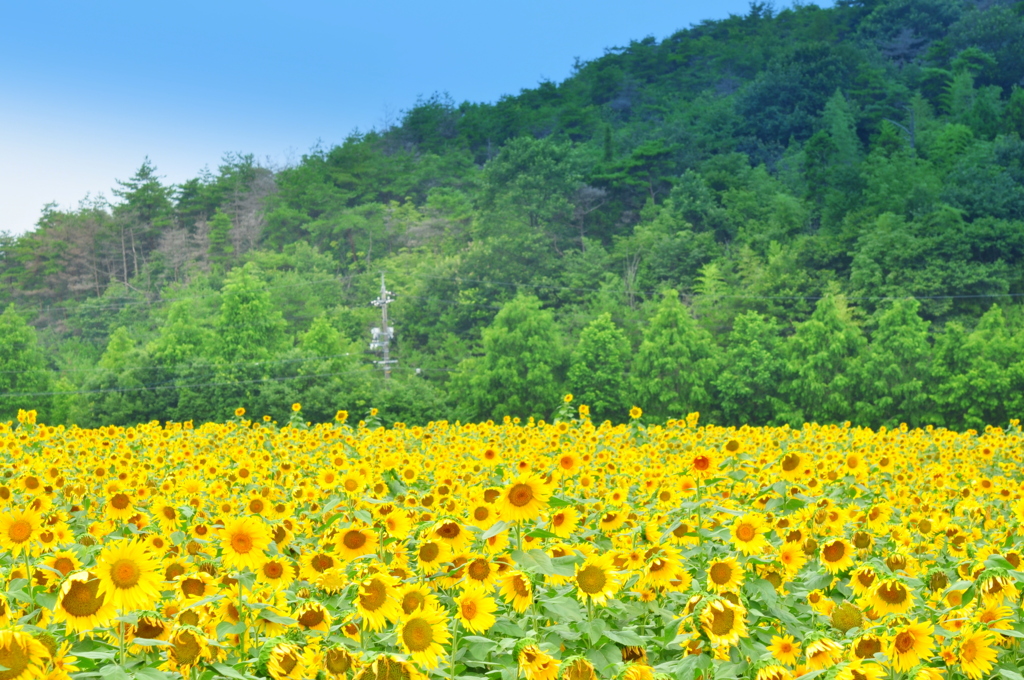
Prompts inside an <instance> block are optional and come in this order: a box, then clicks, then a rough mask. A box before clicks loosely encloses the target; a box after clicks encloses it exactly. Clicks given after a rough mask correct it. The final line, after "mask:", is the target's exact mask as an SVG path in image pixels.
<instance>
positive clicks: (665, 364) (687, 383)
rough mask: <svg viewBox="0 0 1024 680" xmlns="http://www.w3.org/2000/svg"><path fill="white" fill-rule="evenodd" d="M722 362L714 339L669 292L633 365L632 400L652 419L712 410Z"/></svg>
mask: <svg viewBox="0 0 1024 680" xmlns="http://www.w3.org/2000/svg"><path fill="white" fill-rule="evenodd" d="M718 364H719V362H718V357H717V352H716V348H715V346H714V344H713V343H712V342H711V336H710V335H709V334H708V332H707V331H705V330H704V329H702V328H700V327H699V326H698V325H697V323H696V321H694V319H693V316H692V315H691V314H690V311H689V310H688V309H687V308H686V307H684V306H683V303H682V302H680V300H679V293H678V292H677V291H674V290H667V291H665V292H664V293H662V298H661V302H660V303H659V304H658V307H657V311H656V312H655V313H654V317H653V318H652V319H651V321H650V324H649V325H648V326H647V328H646V329H644V337H643V341H642V342H641V343H640V349H639V350H638V351H637V353H636V357H635V359H634V361H633V371H632V383H633V400H634V402H635V403H636V405H637V406H640V407H642V408H643V409H644V411H645V412H646V413H648V414H649V415H650V416H652V417H653V418H660V419H665V418H678V417H682V416H685V415H686V414H687V413H690V412H692V411H701V412H702V413H707V412H708V411H709V409H710V408H711V407H712V404H713V401H712V383H713V380H714V375H715V372H716V370H717V368H718Z"/></svg>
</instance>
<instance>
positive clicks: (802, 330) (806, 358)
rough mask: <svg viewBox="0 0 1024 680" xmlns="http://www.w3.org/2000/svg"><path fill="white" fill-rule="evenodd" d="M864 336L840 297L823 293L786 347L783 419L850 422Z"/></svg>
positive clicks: (855, 396) (855, 399)
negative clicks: (809, 316) (786, 378)
mask: <svg viewBox="0 0 1024 680" xmlns="http://www.w3.org/2000/svg"><path fill="white" fill-rule="evenodd" d="M863 346H864V336H863V335H862V334H861V330H860V327H859V326H857V324H856V323H854V321H853V319H852V315H851V313H850V308H849V307H847V305H846V300H845V298H843V297H842V296H838V295H827V296H825V297H823V298H822V299H821V300H819V301H818V304H817V306H816V307H815V310H814V313H813V314H812V315H811V318H810V319H808V320H807V321H805V322H803V323H801V324H798V325H797V327H796V332H795V333H794V334H793V336H792V337H791V338H790V339H789V341H788V343H787V345H786V373H787V377H788V380H786V381H784V383H783V390H782V396H783V398H784V399H785V400H786V401H787V406H786V410H785V411H784V412H783V418H782V419H783V420H785V421H788V422H789V423H790V424H791V425H800V424H801V423H804V422H812V421H814V422H820V423H830V422H831V423H835V422H844V421H846V420H849V419H850V417H851V414H852V413H853V405H854V403H856V401H857V397H858V395H857V393H856V386H857V365H856V362H857V361H858V360H859V359H860V353H861V350H862V349H863Z"/></svg>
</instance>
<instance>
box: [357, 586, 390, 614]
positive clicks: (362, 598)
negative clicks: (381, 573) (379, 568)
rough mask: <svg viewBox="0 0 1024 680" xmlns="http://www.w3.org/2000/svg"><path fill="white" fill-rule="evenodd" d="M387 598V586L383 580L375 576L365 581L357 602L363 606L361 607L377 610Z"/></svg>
mask: <svg viewBox="0 0 1024 680" xmlns="http://www.w3.org/2000/svg"><path fill="white" fill-rule="evenodd" d="M387 599H388V591H387V586H385V585H384V583H383V581H381V580H379V579H375V578H374V579H370V580H369V581H367V582H365V583H364V584H363V587H362V592H360V593H359V603H360V604H361V605H362V606H363V609H365V610H366V611H370V612H373V611H377V610H378V609H380V608H381V607H383V606H384V603H385V602H387Z"/></svg>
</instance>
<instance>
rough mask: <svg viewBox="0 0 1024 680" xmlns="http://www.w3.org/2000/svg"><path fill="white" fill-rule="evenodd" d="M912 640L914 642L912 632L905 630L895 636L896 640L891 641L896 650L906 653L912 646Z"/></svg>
mask: <svg viewBox="0 0 1024 680" xmlns="http://www.w3.org/2000/svg"><path fill="white" fill-rule="evenodd" d="M914 642H916V640H915V638H914V636H913V634H912V633H907V632H906V631H904V632H902V633H900V634H899V635H897V636H896V641H895V642H894V643H893V644H894V645H895V647H896V651H897V652H899V653H900V654H906V653H907V652H909V651H910V650H911V649H913V648H914Z"/></svg>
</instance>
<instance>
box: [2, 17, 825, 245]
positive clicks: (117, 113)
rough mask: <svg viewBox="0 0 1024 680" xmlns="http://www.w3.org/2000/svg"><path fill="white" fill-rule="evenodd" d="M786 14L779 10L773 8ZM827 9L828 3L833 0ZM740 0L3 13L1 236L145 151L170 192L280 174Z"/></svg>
mask: <svg viewBox="0 0 1024 680" xmlns="http://www.w3.org/2000/svg"><path fill="white" fill-rule="evenodd" d="M782 4H783V3H779V7H781V6H782ZM829 4H830V3H829ZM748 7H749V2H748V0H719V1H718V2H685V1H684V2H680V1H679V0H675V1H669V0H632V1H631V2H625V1H619V2H613V1H610V0H517V1H516V2H490V3H487V2H479V0H476V1H474V2H469V1H468V0H442V1H435V2H425V1H423V0H420V1H418V2H411V1H408V0H391V1H384V2H366V1H363V2H349V1H347V0H345V1H336V2H325V1H306V0H295V1H293V2H287V3H286V2H267V1H265V0H248V1H247V2H238V1H236V0H231V1H226V2H217V1H216V0H205V1H204V2H195V1H192V0H185V1H177V2H139V0H133V1H131V2H112V1H110V0H89V1H88V2H80V1H75V2H72V1H70V0H65V1H63V2H53V1H50V0H36V1H35V2H18V3H13V2H12V3H7V5H6V7H5V9H4V16H3V21H2V22H0V64H3V68H2V69H0V231H8V232H11V233H22V232H24V231H26V230H28V229H31V228H32V226H33V225H34V223H35V222H36V220H37V219H38V218H39V214H40V211H41V208H42V206H43V205H44V204H45V203H47V202H49V201H56V202H57V203H59V204H60V205H61V206H62V207H65V208H67V207H73V206H75V205H77V204H78V201H79V200H80V199H82V198H83V197H85V195H86V194H87V193H92V194H94V195H95V194H97V193H103V194H105V195H106V196H107V197H110V189H111V188H112V187H113V186H114V183H115V179H126V178H128V177H130V176H131V175H132V174H133V173H134V171H135V169H136V168H138V167H139V165H140V164H141V163H142V160H143V158H144V157H145V156H149V157H150V159H151V160H152V161H153V163H154V164H155V165H156V166H157V169H158V171H159V173H160V174H161V175H163V177H164V180H165V181H166V182H173V183H177V182H182V181H184V180H186V179H188V178H189V177H193V176H195V175H196V174H198V172H199V171H200V170H201V169H202V168H203V167H204V166H209V167H210V168H211V169H216V167H217V165H218V161H219V160H220V158H221V156H222V155H223V154H224V153H225V152H229V151H238V152H243V153H254V154H256V155H257V156H258V157H260V158H267V157H269V158H270V159H272V160H273V161H274V162H276V163H278V164H282V163H288V162H294V161H296V160H298V159H299V158H300V157H301V156H302V154H303V153H304V152H305V151H306V150H308V149H309V148H310V147H311V146H313V145H314V144H315V143H316V142H317V140H318V139H319V140H322V141H323V142H324V143H326V144H333V143H337V142H340V141H342V140H343V139H344V138H345V137H346V136H347V135H348V134H349V133H350V132H351V131H353V130H354V129H356V128H359V129H362V130H367V129H370V128H373V127H379V126H380V125H381V123H382V121H383V120H384V118H385V116H386V115H387V114H388V113H389V112H390V115H391V117H392V118H393V119H394V118H397V117H398V116H400V113H401V110H402V109H405V108H408V107H410V106H411V105H412V104H413V103H415V101H416V97H417V96H418V95H429V94H431V93H432V92H435V91H437V92H448V93H450V94H451V95H452V97H453V98H454V99H455V100H456V101H457V102H461V101H465V100H470V101H485V102H489V101H494V100H496V99H498V98H499V97H500V96H502V95H503V94H515V93H517V92H518V91H519V90H520V89H522V88H525V87H532V86H534V85H536V84H537V82H539V81H541V80H543V79H550V80H554V81H561V80H563V79H564V78H566V77H567V76H568V75H569V74H570V72H571V67H572V63H573V59H574V57H579V58H581V59H583V60H589V59H593V58H596V57H599V56H601V55H602V54H603V51H604V49H605V48H607V47H614V46H621V45H626V44H628V43H629V41H630V40H631V39H642V38H644V37H645V36H648V35H653V36H655V37H656V38H658V39H659V40H660V39H662V38H664V37H666V36H668V35H670V34H672V33H673V32H675V31H676V30H678V29H681V28H686V27H687V26H689V25H691V24H695V23H699V22H700V21H701V20H703V19H717V18H724V17H725V16H727V15H728V14H730V13H734V14H746V13H747V11H748Z"/></svg>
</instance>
